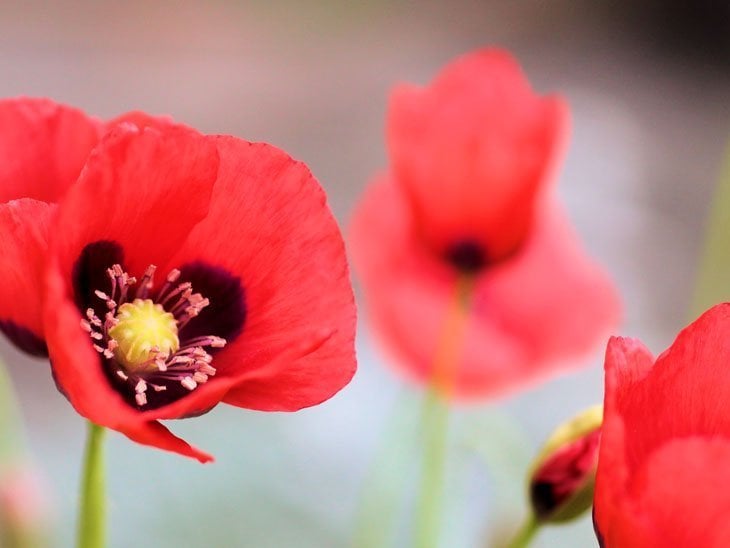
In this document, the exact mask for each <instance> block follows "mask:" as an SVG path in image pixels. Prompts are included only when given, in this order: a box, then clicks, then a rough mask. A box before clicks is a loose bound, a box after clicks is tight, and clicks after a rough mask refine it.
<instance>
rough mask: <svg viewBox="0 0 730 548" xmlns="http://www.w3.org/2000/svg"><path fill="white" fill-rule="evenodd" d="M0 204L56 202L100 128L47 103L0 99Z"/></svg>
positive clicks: (83, 116)
mask: <svg viewBox="0 0 730 548" xmlns="http://www.w3.org/2000/svg"><path fill="white" fill-rule="evenodd" d="M0 127H1V128H2V132H0V202H7V201H9V200H14V199H17V198H33V199H36V200H42V201H44V202H56V201H58V199H59V198H60V197H61V196H62V195H63V193H64V192H65V191H66V189H67V188H68V187H69V186H71V185H72V184H73V183H74V182H75V181H76V178H77V177H78V175H79V173H80V172H81V168H82V167H83V166H84V163H85V162H86V159H87V157H88V156H89V153H90V152H91V150H92V148H93V147H94V146H95V145H96V144H97V142H98V140H99V138H100V137H101V132H102V124H101V122H99V121H98V120H96V119H94V118H91V117H89V116H87V115H86V114H84V113H83V112H81V111H80V110H78V109H75V108H71V107H68V106H65V105H60V104H57V103H54V102H53V101H50V100H48V99H30V98H17V99H5V100H2V101H0Z"/></svg>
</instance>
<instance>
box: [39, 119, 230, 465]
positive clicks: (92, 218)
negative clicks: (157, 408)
mask: <svg viewBox="0 0 730 548" xmlns="http://www.w3.org/2000/svg"><path fill="white" fill-rule="evenodd" d="M217 170H218V152H217V150H216V147H215V145H214V144H212V143H209V142H208V141H207V140H206V139H205V138H203V137H202V136H201V135H199V134H197V133H194V132H192V131H189V130H184V129H181V128H170V129H169V130H166V131H160V130H157V129H152V128H147V129H144V130H139V129H137V128H136V127H134V126H132V125H130V124H124V125H121V126H118V127H117V128H116V129H115V130H114V131H113V132H112V133H111V134H109V135H108V136H107V137H106V138H105V139H104V140H103V141H102V143H101V144H100V145H99V147H97V148H96V149H95V150H94V152H93V153H92V155H91V156H90V158H89V161H88V163H87V165H86V167H85V169H84V171H83V173H82V175H81V177H80V178H79V181H78V183H77V184H76V185H74V186H73V187H72V188H71V189H70V190H69V192H68V193H67V195H66V197H65V198H64V200H63V202H62V203H61V204H60V205H59V210H58V217H57V225H56V228H55V230H54V233H53V235H52V241H51V253H50V260H49V265H48V267H47V271H46V278H45V279H46V299H45V303H44V309H43V310H44V312H43V317H44V326H45V330H46V339H47V343H48V348H49V352H50V358H51V363H52V365H53V369H54V374H55V378H56V380H57V382H58V384H59V387H60V389H61V390H62V391H63V392H64V394H66V396H67V397H68V399H69V400H70V401H71V403H72V405H73V406H74V407H75V408H76V410H77V411H78V412H79V413H80V414H81V415H83V416H85V417H86V418H88V419H89V420H91V421H92V422H94V423H97V424H100V425H102V426H106V427H109V428H113V429H115V430H119V431H121V432H123V433H125V434H127V435H128V436H130V437H132V438H133V439H135V440H137V441H141V442H142V443H147V444H150V445H155V446H157V447H161V448H165V449H169V450H173V451H177V452H179V453H181V454H185V455H188V456H196V457H197V458H201V459H202V460H204V459H205V458H206V456H205V455H204V454H203V453H199V452H196V450H193V449H190V448H189V446H187V444H184V443H183V442H180V441H175V438H174V437H172V436H171V434H169V433H167V432H166V430H164V429H163V428H161V427H159V426H155V425H154V424H147V423H148V422H149V421H146V420H145V419H143V418H142V416H141V414H140V413H139V412H138V411H136V410H134V409H132V407H130V406H129V405H128V404H127V403H125V402H124V400H123V398H122V397H121V396H120V394H119V393H117V392H116V391H115V390H113V389H112V387H111V385H110V384H109V382H108V380H107V378H106V377H105V375H104V372H103V370H102V364H101V362H100V359H99V355H98V354H97V353H96V352H95V351H94V349H93V348H92V342H91V339H90V338H89V336H88V334H87V333H86V332H84V331H83V330H82V329H81V327H80V321H81V318H82V315H81V312H80V311H79V308H78V307H77V305H76V304H75V300H76V298H75V297H76V296H75V295H74V292H75V290H76V288H74V287H73V282H72V280H74V268H75V266H76V265H77V263H78V261H79V259H80V257H81V256H82V252H83V250H84V249H85V248H86V247H87V246H88V245H89V244H93V243H96V242H100V241H101V242H114V244H115V245H116V246H118V247H119V249H121V250H122V251H123V255H124V262H125V267H126V268H127V269H128V270H129V271H130V272H131V273H132V274H133V275H141V273H142V272H143V271H144V269H145V268H146V267H147V266H148V265H149V264H158V265H160V264H166V263H167V262H168V260H169V258H170V257H171V256H172V255H173V254H174V253H175V252H176V251H177V248H178V246H179V245H180V243H181V242H183V241H184V240H185V238H186V237H187V235H188V233H189V232H190V230H191V229H192V227H193V226H195V224H196V223H198V222H200V221H201V220H202V219H203V218H204V217H205V216H206V214H207V212H208V204H209V200H210V195H211V193H212V189H213V185H214V183H215V178H216V175H217ZM105 266H110V265H105Z"/></svg>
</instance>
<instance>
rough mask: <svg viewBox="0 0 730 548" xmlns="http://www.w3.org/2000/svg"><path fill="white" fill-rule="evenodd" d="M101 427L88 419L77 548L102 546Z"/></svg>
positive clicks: (102, 485) (103, 507) (103, 529)
mask: <svg viewBox="0 0 730 548" xmlns="http://www.w3.org/2000/svg"><path fill="white" fill-rule="evenodd" d="M104 434H105V430H104V427H102V426H98V425H96V424H93V423H91V422H90V423H89V430H88V438H87V441H86V456H85V460H84V469H83V475H82V479H81V481H82V483H81V505H80V513H79V533H78V534H79V537H78V540H79V542H78V548H103V547H104V538H105V532H106V531H105V530H106V495H105V486H104V484H105V479H104Z"/></svg>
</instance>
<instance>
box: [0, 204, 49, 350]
mask: <svg viewBox="0 0 730 548" xmlns="http://www.w3.org/2000/svg"><path fill="white" fill-rule="evenodd" d="M54 210H55V206H54V205H51V204H47V203H45V202H41V201H37V200H31V199H28V198H25V199H21V200H12V201H10V202H6V203H3V204H0V278H1V279H2V283H1V284H0V330H2V331H3V332H4V333H5V334H6V335H7V336H8V338H10V340H11V341H12V342H13V343H15V345H16V346H18V347H19V348H20V349H21V350H24V351H26V352H28V353H30V354H32V355H36V356H47V351H46V345H45V343H44V342H43V322H42V318H41V290H40V286H41V280H42V269H43V264H44V261H45V257H46V253H47V250H48V234H49V226H50V221H51V216H52V214H53V213H54Z"/></svg>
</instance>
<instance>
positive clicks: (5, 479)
mask: <svg viewBox="0 0 730 548" xmlns="http://www.w3.org/2000/svg"><path fill="white" fill-rule="evenodd" d="M47 518H48V503H47V500H46V496H45V493H44V488H43V485H42V481H41V479H40V478H39V477H38V476H36V474H35V473H34V471H33V470H32V469H31V468H27V467H20V468H11V469H8V470H5V471H4V472H2V474H1V475H0V546H6V547H8V548H14V547H33V546H45V545H46V540H47V539H46V538H45V534H46V532H47V531H46V526H47Z"/></svg>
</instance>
